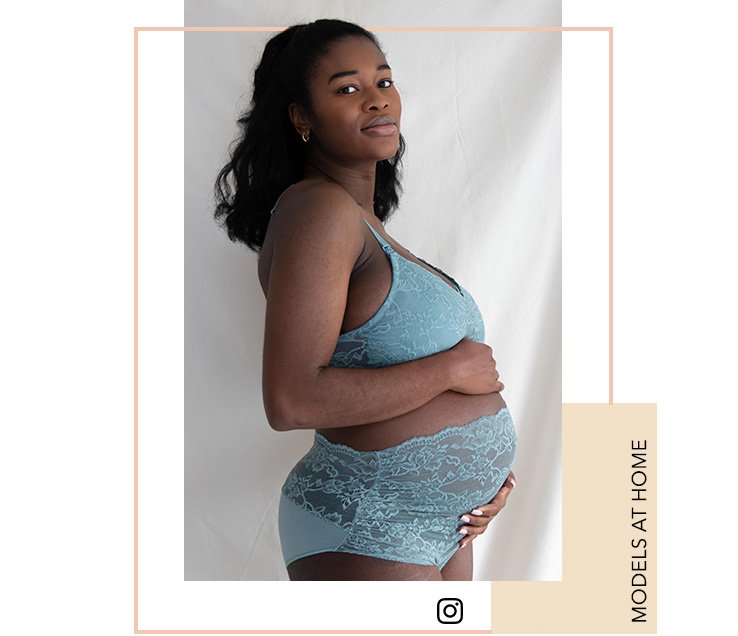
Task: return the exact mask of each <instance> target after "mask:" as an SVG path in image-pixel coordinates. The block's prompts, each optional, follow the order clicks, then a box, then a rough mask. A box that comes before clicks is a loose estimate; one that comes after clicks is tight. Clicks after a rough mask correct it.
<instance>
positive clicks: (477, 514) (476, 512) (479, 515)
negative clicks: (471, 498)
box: [471, 508, 484, 517]
mask: <svg viewBox="0 0 738 636" xmlns="http://www.w3.org/2000/svg"><path fill="white" fill-rule="evenodd" d="M471 513H472V514H473V515H476V516H477V517H481V516H482V515H483V514H484V513H483V512H482V511H481V510H479V509H478V508H474V510H472V511H471Z"/></svg>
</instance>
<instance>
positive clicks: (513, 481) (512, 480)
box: [510, 477, 515, 488]
mask: <svg viewBox="0 0 738 636" xmlns="http://www.w3.org/2000/svg"><path fill="white" fill-rule="evenodd" d="M510 483H511V484H512V487H513V488H515V480H514V479H513V478H512V477H511V478H510Z"/></svg>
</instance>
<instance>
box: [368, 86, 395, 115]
mask: <svg viewBox="0 0 738 636" xmlns="http://www.w3.org/2000/svg"><path fill="white" fill-rule="evenodd" d="M388 106H389V100H388V99H387V96H386V95H384V94H383V93H382V91H381V90H380V89H378V88H376V87H375V88H369V89H366V93H365V99H364V108H366V109H367V110H381V109H383V108H387V107H388Z"/></svg>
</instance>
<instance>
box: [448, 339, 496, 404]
mask: <svg viewBox="0 0 738 636" xmlns="http://www.w3.org/2000/svg"><path fill="white" fill-rule="evenodd" d="M448 353H449V354H450V355H452V356H453V373H454V377H455V378H456V380H455V381H454V384H453V385H452V386H451V390H452V391H457V392H458V393H466V394H468V395H482V394H485V393H499V392H500V391H502V390H503V389H504V388H505V385H504V384H502V382H500V380H499V378H500V374H499V373H498V371H497V362H495V359H494V358H493V357H492V347H490V346H488V345H486V344H484V343H481V342H475V341H474V340H469V339H468V338H464V339H462V340H461V341H460V342H459V343H458V344H456V345H455V346H453V347H451V349H449V350H448Z"/></svg>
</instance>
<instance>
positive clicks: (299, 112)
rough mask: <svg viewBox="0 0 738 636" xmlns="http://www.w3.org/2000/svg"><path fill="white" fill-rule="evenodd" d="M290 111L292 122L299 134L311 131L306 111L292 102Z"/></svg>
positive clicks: (289, 107)
mask: <svg viewBox="0 0 738 636" xmlns="http://www.w3.org/2000/svg"><path fill="white" fill-rule="evenodd" d="M288 109H289V115H290V121H291V122H292V125H293V126H294V127H295V130H296V131H297V133H298V134H301V133H302V132H303V131H306V130H310V121H309V120H308V118H307V115H305V111H304V110H303V108H302V107H301V106H300V105H299V104H297V103H295V102H292V103H291V104H290V105H289V106H288Z"/></svg>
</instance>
